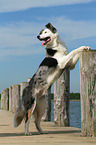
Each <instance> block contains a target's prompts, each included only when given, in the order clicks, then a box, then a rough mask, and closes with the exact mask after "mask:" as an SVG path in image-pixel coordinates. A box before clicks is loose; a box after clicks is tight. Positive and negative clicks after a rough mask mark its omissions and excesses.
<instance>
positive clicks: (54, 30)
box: [45, 23, 57, 33]
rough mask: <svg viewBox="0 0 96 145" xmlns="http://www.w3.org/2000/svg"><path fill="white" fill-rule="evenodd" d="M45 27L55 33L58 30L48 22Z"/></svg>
mask: <svg viewBox="0 0 96 145" xmlns="http://www.w3.org/2000/svg"><path fill="white" fill-rule="evenodd" d="M45 27H46V28H48V29H50V30H51V31H52V32H53V33H56V32H57V30H56V28H55V27H53V26H52V25H51V23H48V24H47V25H45Z"/></svg>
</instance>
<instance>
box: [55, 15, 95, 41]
mask: <svg viewBox="0 0 96 145" xmlns="http://www.w3.org/2000/svg"><path fill="white" fill-rule="evenodd" d="M53 22H54V24H55V25H56V27H57V28H58V31H59V32H60V33H62V34H64V35H65V38H66V40H68V39H71V40H76V39H83V38H88V37H93V36H96V31H94V30H96V21H73V20H70V19H67V18H66V17H58V18H56V19H55V20H53Z"/></svg>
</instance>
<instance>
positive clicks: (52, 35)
mask: <svg viewBox="0 0 96 145" xmlns="http://www.w3.org/2000/svg"><path fill="white" fill-rule="evenodd" d="M45 27H46V29H43V30H41V31H40V33H39V35H38V36H37V38H38V39H39V40H40V41H43V43H42V44H41V46H43V45H45V46H46V47H47V46H53V45H54V43H55V42H54V41H55V39H56V38H57V35H58V33H57V30H56V28H55V27H53V26H52V25H51V24H50V23H48V24H47V25H46V26H45Z"/></svg>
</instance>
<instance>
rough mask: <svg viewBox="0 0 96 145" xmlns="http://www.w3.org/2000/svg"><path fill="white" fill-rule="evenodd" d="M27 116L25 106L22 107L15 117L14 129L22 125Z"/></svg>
mask: <svg viewBox="0 0 96 145" xmlns="http://www.w3.org/2000/svg"><path fill="white" fill-rule="evenodd" d="M25 114H26V111H25V109H24V106H23V105H20V106H19V107H18V109H17V110H16V112H15V115H14V127H15V128H16V127H18V126H19V125H20V124H21V122H22V120H23V118H24V117H25Z"/></svg>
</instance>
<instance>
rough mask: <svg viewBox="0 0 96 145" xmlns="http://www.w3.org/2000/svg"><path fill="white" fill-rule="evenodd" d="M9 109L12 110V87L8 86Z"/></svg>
mask: <svg viewBox="0 0 96 145" xmlns="http://www.w3.org/2000/svg"><path fill="white" fill-rule="evenodd" d="M9 111H10V112H12V87H9Z"/></svg>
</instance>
